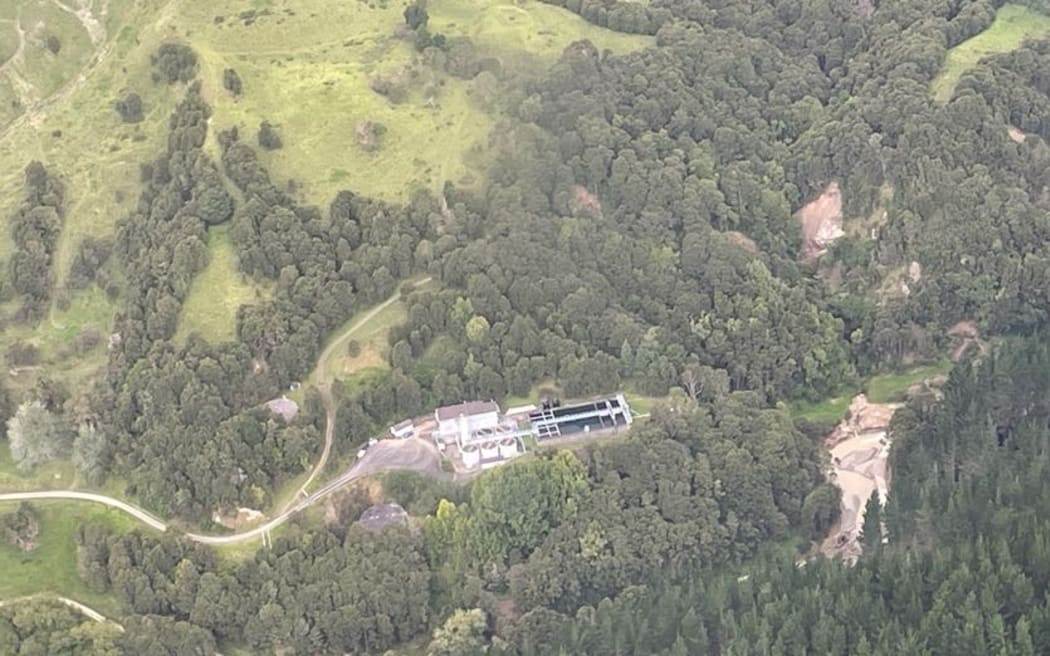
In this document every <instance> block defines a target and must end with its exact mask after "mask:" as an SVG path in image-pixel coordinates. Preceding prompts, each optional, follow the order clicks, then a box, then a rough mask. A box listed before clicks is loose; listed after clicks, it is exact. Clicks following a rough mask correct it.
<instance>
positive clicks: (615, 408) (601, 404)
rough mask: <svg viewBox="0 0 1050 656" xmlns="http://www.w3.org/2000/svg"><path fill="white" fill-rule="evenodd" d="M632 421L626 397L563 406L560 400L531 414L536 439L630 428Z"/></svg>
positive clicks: (531, 423) (531, 424) (546, 402)
mask: <svg viewBox="0 0 1050 656" xmlns="http://www.w3.org/2000/svg"><path fill="white" fill-rule="evenodd" d="M632 421H633V418H632V417H631V408H630V406H628V405H627V399H625V398H624V396H623V394H617V395H615V396H610V397H606V398H603V399H598V400H596V401H587V402H586V403H577V404H574V405H568V406H563V405H561V404H560V403H559V402H558V401H557V400H554V401H544V403H543V406H542V407H541V408H540V409H538V410H534V411H533V412H531V413H529V425H530V429H531V431H532V434H533V435H535V436H536V439H538V440H543V439H547V438H553V437H561V436H568V435H574V434H578V433H591V432H598V431H610V430H620V429H625V428H629V427H630V425H631V422H632Z"/></svg>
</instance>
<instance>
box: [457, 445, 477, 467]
mask: <svg viewBox="0 0 1050 656" xmlns="http://www.w3.org/2000/svg"><path fill="white" fill-rule="evenodd" d="M460 454H461V455H462V456H463V466H464V467H466V468H468V469H473V468H474V467H477V466H478V463H479V462H481V454H480V453H479V452H478V447H476V446H474V445H473V444H468V445H467V446H465V447H463V450H462V451H460Z"/></svg>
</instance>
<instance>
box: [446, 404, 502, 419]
mask: <svg viewBox="0 0 1050 656" xmlns="http://www.w3.org/2000/svg"><path fill="white" fill-rule="evenodd" d="M487 412H499V404H498V403H496V402H495V401H467V402H466V403H460V404H458V405H446V406H445V407H443V408H438V410H437V417H438V421H445V420H447V419H455V418H456V417H458V416H460V415H463V416H465V417H470V416H473V415H483V414H485V413H487Z"/></svg>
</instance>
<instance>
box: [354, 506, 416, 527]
mask: <svg viewBox="0 0 1050 656" xmlns="http://www.w3.org/2000/svg"><path fill="white" fill-rule="evenodd" d="M407 521H408V513H407V512H405V509H404V508H402V507H401V506H399V505H397V504H396V503H382V504H379V505H376V506H372V507H371V508H369V509H368V510H366V511H364V512H363V513H361V518H360V519H358V520H357V523H358V524H360V525H361V526H363V527H364V528H367V529H368V530H370V531H378V530H379V529H382V528H385V527H387V526H392V525H395V524H398V525H401V524H405V523H406V522H407Z"/></svg>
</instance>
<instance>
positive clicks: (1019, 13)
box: [930, 4, 1050, 102]
mask: <svg viewBox="0 0 1050 656" xmlns="http://www.w3.org/2000/svg"><path fill="white" fill-rule="evenodd" d="M1047 32H1050V16H1045V15H1043V14H1040V13H1037V12H1034V11H1032V10H1031V9H1029V8H1027V7H1024V6H1022V5H1017V4H1008V5H1003V7H1002V8H1000V9H999V11H998V12H996V14H995V22H993V23H992V24H991V26H990V27H989V28H988V29H986V30H985V31H983V32H981V33H980V34H978V35H976V36H974V37H972V38H970V39H967V40H966V41H963V42H962V43H960V44H959V45H957V46H955V47H954V48H952V49H951V50H949V51H948V56H947V57H945V59H944V65H943V67H942V68H941V73H940V75H938V76H937V77H936V78H934V80H933V84H932V86H931V88H930V92H931V93H932V94H933V97H934V99H935V100H937V101H939V102H948V100H950V99H951V97H952V93H953V92H954V91H955V85H956V84H957V83H958V82H959V78H961V77H962V74H963V73H965V72H966V71H968V70H970V69H971V68H973V67H974V66H976V65H977V62H979V61H980V60H981V58H983V57H987V56H988V55H994V54H996V53H1000V52H1009V51H1011V50H1014V49H1015V48H1018V47H1019V46H1020V45H1021V44H1022V43H1023V42H1024V40H1025V39H1027V38H1031V37H1037V36H1041V35H1044V34H1046V33H1047Z"/></svg>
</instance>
